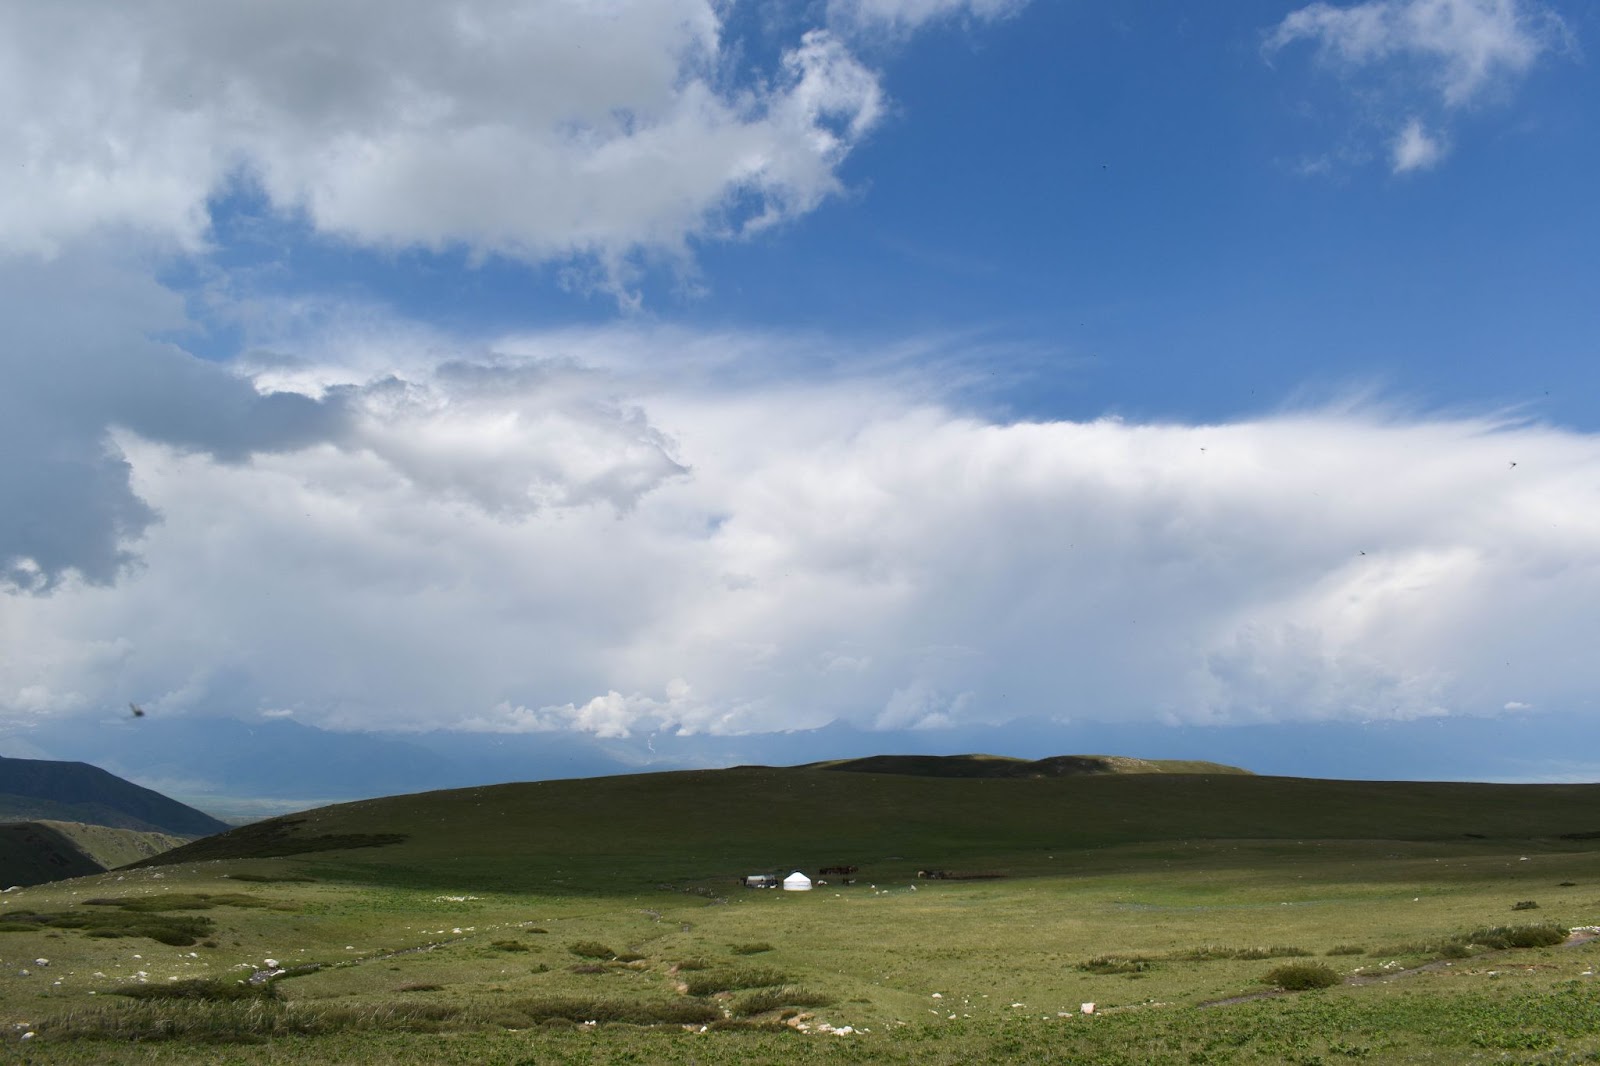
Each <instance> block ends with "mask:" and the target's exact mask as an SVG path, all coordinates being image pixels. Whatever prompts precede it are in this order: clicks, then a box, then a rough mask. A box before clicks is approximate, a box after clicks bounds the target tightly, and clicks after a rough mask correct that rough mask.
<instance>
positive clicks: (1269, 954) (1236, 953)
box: [1169, 944, 1311, 962]
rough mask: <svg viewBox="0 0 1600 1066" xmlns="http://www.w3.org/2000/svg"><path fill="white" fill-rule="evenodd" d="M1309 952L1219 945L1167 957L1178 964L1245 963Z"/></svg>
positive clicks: (1304, 954)
mask: <svg viewBox="0 0 1600 1066" xmlns="http://www.w3.org/2000/svg"><path fill="white" fill-rule="evenodd" d="M1310 954H1311V952H1309V951H1307V950H1306V949H1305V948H1296V947H1288V946H1285V945H1282V944H1276V945H1273V946H1271V947H1248V948H1230V947H1225V946H1223V945H1220V944H1207V945H1205V946H1204V947H1198V948H1190V949H1189V950H1188V951H1181V952H1177V953H1176V954H1173V955H1171V956H1169V957H1170V958H1173V959H1176V960H1178V961H1179V962H1218V961H1222V960H1230V959H1238V960H1243V961H1247V962H1254V961H1259V960H1261V959H1296V958H1304V957H1306V956H1309V955H1310Z"/></svg>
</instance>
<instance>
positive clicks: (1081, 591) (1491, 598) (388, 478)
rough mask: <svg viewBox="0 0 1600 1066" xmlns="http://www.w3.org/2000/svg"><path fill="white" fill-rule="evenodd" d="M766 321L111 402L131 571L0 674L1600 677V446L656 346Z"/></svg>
mask: <svg viewBox="0 0 1600 1066" xmlns="http://www.w3.org/2000/svg"><path fill="white" fill-rule="evenodd" d="M397 335H399V334H398V332H396V333H391V334H390V336H391V338H392V337H393V336H397ZM390 343H391V344H394V342H393V341H392V340H391V342H390ZM790 343H792V342H791V341H788V340H784V341H776V340H770V341H769V340H766V339H764V338H762V337H761V336H759V335H746V336H739V337H731V336H724V337H721V338H712V337H708V336H703V335H694V334H689V333H686V332H684V331H682V330H673V329H667V328H664V327H663V328H660V329H659V330H653V329H652V328H650V327H644V326H632V327H626V328H623V327H618V328H615V329H600V330H595V331H588V332H584V331H565V332H560V333H556V334H551V335H540V334H530V335H524V336H513V337H507V338H504V339H503V341H502V342H501V343H500V344H498V345H496V346H494V347H493V348H491V349H487V350H466V349H463V350H460V351H458V352H456V353H454V354H452V355H451V356H449V357H448V358H439V357H438V356H437V355H436V356H434V358H435V359H436V362H434V363H433V364H431V365H429V364H428V363H427V356H426V352H427V351H430V350H434V349H435V346H436V344H437V337H434V336H431V335H430V336H429V337H428V338H427V340H426V342H421V341H419V342H418V343H417V345H416V346H415V347H414V348H413V349H412V350H410V351H406V350H402V349H401V348H400V347H399V346H398V345H396V346H395V347H394V348H392V349H391V351H392V355H393V359H392V368H391V370H389V371H388V372H386V373H384V374H382V375H379V376H368V375H367V374H366V372H365V371H363V370H360V369H359V368H352V367H348V366H340V365H337V364H334V363H326V364H317V363H312V362H306V361H302V362H299V363H295V362H293V361H288V360H278V361H270V360H269V361H268V362H269V363H270V365H269V366H261V367H257V368H256V369H255V370H254V371H253V373H254V374H255V377H254V378H253V379H252V378H250V377H248V376H247V371H246V370H245V369H244V368H243V367H238V368H235V369H236V370H237V371H238V374H239V377H238V378H237V380H238V381H240V382H242V383H244V384H245V385H248V384H251V383H253V384H254V386H255V387H256V388H257V389H262V390H277V391H267V392H266V393H265V395H266V396H267V397H278V398H279V400H278V402H279V403H280V404H282V405H283V406H284V409H286V410H287V409H289V408H290V406H291V405H301V406H303V411H302V413H301V414H300V415H298V416H297V417H296V418H294V419H289V420H288V424H289V425H291V426H293V427H295V430H296V432H299V433H300V434H301V435H300V436H295V435H294V434H292V433H288V432H287V431H283V430H282V429H281V427H280V428H275V429H274V432H276V433H277V434H278V435H277V436H270V435H269V436H267V437H266V438H264V439H248V440H246V441H245V442H244V443H241V444H239V445H238V446H237V447H236V448H235V449H234V450H231V451H230V450H229V449H226V448H224V447H222V446H220V445H219V444H216V443H215V442H213V443H211V444H209V445H208V446H207V447H194V446H192V444H191V442H190V441H189V440H187V439H184V438H182V437H179V436H177V435H175V434H173V433H172V432H170V431H169V429H168V428H166V427H163V430H162V432H160V433H155V432H149V431H141V429H140V428H139V427H137V426H134V425H131V424H125V428H119V429H118V430H117V431H116V432H115V434H114V438H113V439H114V441H115V445H116V448H117V449H118V453H119V456H120V457H119V458H118V459H117V460H116V461H117V462H120V463H125V464H127V465H126V469H127V471H128V472H129V474H128V476H129V481H128V482H127V484H126V486H123V487H110V488H107V489H106V492H107V495H108V499H109V500H110V501H111V503H104V504H102V505H101V506H102V508H109V507H111V506H112V504H113V503H115V502H117V501H121V503H122V504H123V505H124V506H127V505H129V504H128V501H129V500H131V501H133V503H132V505H134V506H137V507H139V508H144V509H147V512H148V513H147V515H146V517H145V520H144V521H143V523H142V526H141V528H142V535H141V536H138V537H134V538H131V539H128V540H122V541H118V542H117V543H118V544H119V545H120V548H119V550H121V551H124V552H129V553H134V554H136V555H137V559H138V562H137V565H135V566H134V567H132V568H131V569H130V570H128V571H127V572H125V574H124V575H123V577H122V578H121V579H120V581H119V582H118V583H117V584H116V585H115V586H114V587H96V586H94V585H91V584H89V583H88V582H79V581H68V582H66V583H65V584H63V585H62V586H61V587H58V588H57V589H56V590H55V591H54V594H53V595H49V596H34V597H30V598H16V599H13V600H12V601H11V602H10V603H9V604H8V611H7V616H8V618H9V619H10V622H11V628H12V633H11V635H10V637H9V648H10V649H11V654H10V655H8V657H7V660H6V663H5V666H4V672H3V674H0V705H3V706H4V707H5V708H6V710H7V711H8V712H9V713H10V714H12V715H17V714H22V715H41V714H78V713H85V712H89V711H92V710H93V709H94V708H97V707H103V706H117V705H119V700H120V698H121V695H122V694H123V693H129V692H131V693H136V694H137V696H138V698H139V699H140V700H141V701H142V702H144V703H145V704H147V705H148V706H150V707H151V708H152V709H153V711H159V712H161V713H164V714H182V713H188V712H199V711H201V710H203V709H206V708H214V707H217V706H219V705H223V706H227V707H229V708H232V709H234V710H236V711H239V712H247V713H262V712H272V713H280V714H281V713H286V712H287V713H292V714H293V715H294V716H295V717H296V718H297V719H298V720H301V721H305V722H308V723H311V724H317V725H322V726H328V727H333V728H340V729H374V728H376V729H402V730H404V729H419V730H420V729H429V728H453V729H468V730H484V731H505V732H538V731H553V730H576V731H580V732H586V733H590V734H593V735H595V736H597V737H602V738H607V737H627V736H630V735H633V734H643V733H650V732H656V731H663V732H682V733H710V734H736V733H749V732H768V731H781V730H785V729H794V728H814V727H818V726H821V725H824V724H826V723H828V722H831V721H842V722H849V723H853V724H856V725H858V726H862V727H867V728H879V729H907V728H937V727H942V726H955V725H970V724H973V723H981V722H994V723H999V722H1004V721H1006V720H1009V719H1011V718H1015V717H1022V716H1046V717H1049V716H1058V717H1070V718H1076V719H1083V720H1091V721H1092V720H1103V721H1167V722H1183V723H1240V722H1271V721H1285V720H1327V719H1346V720H1349V719H1353V720H1366V719H1412V718H1417V717H1426V716H1431V715H1445V714H1462V713H1465V714H1474V715H1489V714H1498V713H1503V712H1504V709H1505V707H1506V706H1507V705H1508V704H1514V705H1519V706H1525V707H1532V708H1545V709H1548V708H1551V707H1556V706H1560V707H1569V708H1570V707H1574V706H1578V705H1584V701H1585V700H1587V699H1588V696H1587V695H1586V694H1585V693H1586V692H1587V691H1588V690H1589V688H1590V686H1591V685H1592V682H1593V680H1594V678H1593V676H1592V668H1590V667H1587V666H1585V665H1584V663H1585V662H1586V660H1587V650H1586V645H1585V642H1584V638H1583V636H1582V635H1583V634H1586V633H1590V632H1593V631H1594V625H1595V623H1596V622H1597V621H1600V618H1597V617H1596V614H1597V611H1600V609H1597V608H1596V607H1595V606H1594V605H1595V604H1597V603H1600V549H1597V548H1596V547H1595V545H1597V544H1600V488H1597V484H1600V482H1597V479H1596V471H1600V441H1597V440H1595V439H1594V438H1593V437H1592V436H1588V435H1583V434H1577V433H1572V432H1566V431H1562V430H1558V429H1553V428H1549V427H1542V426H1538V425H1531V424H1523V423H1518V422H1516V421H1514V420H1495V419H1474V418H1435V417H1417V416H1410V415H1403V414H1396V415H1385V414H1383V413H1382V412H1374V411H1369V410H1362V409H1360V408H1356V409H1352V410H1336V409H1324V410H1307V411H1294V412H1286V413H1282V414H1279V415H1276V416H1271V417H1262V418H1258V419H1254V420H1249V421H1244V422H1237V423H1232V424H1224V425H1178V424H1173V425H1163V424H1134V423H1127V422H1122V421H1119V420H1115V419H1104V420H1098V421H1092V422H1067V421H1048V422H1011V421H1005V420H995V419H993V418H990V417H984V416H981V415H978V414H975V413H972V412H971V411H967V410H963V409H962V408H961V407H960V406H959V405H955V404H953V403H950V402H939V401H935V400H931V399H930V398H929V394H928V393H927V392H926V391H923V390H917V389H913V388H908V387H907V385H906V383H905V382H904V381H903V380H902V379H899V378H882V377H873V376H870V375H868V376H861V375H854V374H850V373H842V374H841V375H839V376H838V377H837V378H835V379H832V380H828V379H819V378H816V377H807V378H801V379H792V380H781V379H780V380H763V381H757V382H750V383H744V384H730V383H727V382H726V381H725V380H723V379H721V378H719V377H718V375H716V374H715V373H714V372H712V373H707V374H705V375H704V376H700V375H695V374H684V375H681V376H677V377H674V378H672V379H670V380H666V379H663V378H662V377H661V376H660V375H659V374H658V373H657V372H656V371H657V368H658V366H659V365H660V362H661V361H662V360H665V359H672V358H673V357H674V352H675V351H684V352H689V351H690V350H691V349H692V350H693V351H694V352H698V354H699V357H701V358H704V356H705V353H706V352H707V350H708V349H709V348H712V347H715V346H716V345H718V344H721V345H725V346H727V347H728V348H729V349H736V350H737V351H739V352H741V353H744V354H743V355H741V358H751V354H750V353H755V354H756V356H757V357H759V355H760V353H761V350H762V348H763V345H765V344H770V345H772V346H773V347H777V346H779V345H780V344H790ZM818 343H823V342H821V341H819V342H818ZM690 361H691V359H690V356H689V355H688V354H686V355H685V356H684V357H683V361H682V363H679V364H677V365H685V364H687V363H689V362H690ZM774 361H775V360H774ZM714 364H715V360H711V361H708V364H707V365H714ZM393 368H404V369H399V370H397V369H393ZM291 389H293V390H297V391H290V390H291ZM313 416H314V417H313ZM318 419H321V421H320V422H319V421H318ZM237 425H238V426H239V427H242V428H239V429H238V432H239V433H240V434H244V435H245V436H246V437H248V435H249V434H258V435H259V434H260V433H262V432H264V431H260V430H255V429H251V428H249V427H250V422H249V419H248V418H246V419H242V420H240V421H239V422H238V423H237ZM274 425H275V424H274ZM307 427H310V429H308V428H307ZM313 430H315V431H316V432H313ZM79 443H80V444H81V443H82V441H80V442H79ZM246 447H248V449H249V451H248V458H247V459H241V458H240V455H241V454H242V450H243V449H245V448H246ZM107 461H111V460H107ZM113 480H114V479H113ZM153 516H159V518H158V519H154V520H152V519H153ZM87 558H90V559H93V560H99V556H97V555H93V554H91V555H90V556H88V557H87ZM95 565H101V564H100V563H99V562H98V561H97V562H96V563H95ZM85 572H86V573H89V574H91V575H92V574H93V573H94V571H92V570H91V569H87V568H85ZM197 620H203V624H197Z"/></svg>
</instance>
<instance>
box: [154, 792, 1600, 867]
mask: <svg viewBox="0 0 1600 1066" xmlns="http://www.w3.org/2000/svg"><path fill="white" fill-rule="evenodd" d="M1597 830H1600V785H1485V784H1460V783H1418V782H1371V781H1324V780H1308V779H1299V778H1281V777H1260V776H1254V775H1248V774H1237V773H1234V774H1174V773H1165V774H1163V773H1154V774H1151V773H1146V774H1086V775H1075V776H1066V777H1048V778H1040V777H927V776H914V775H911V774H907V773H904V772H898V773H889V774H882V773H867V772H854V773H841V772H838V770H837V769H835V768H828V767H815V766H805V767H792V768H766V767H738V768H734V769H729V770H705V771H687V772H678V773H657V774H639V775H630V776H622V777H606V778H590V779H586V780H571V781H545V782H535V783H526V784H509V785H495V786H489V787H483V788H473V789H458V790H452V791H446V792H431V793H420V794H416V795H410V796H396V797H390V798H386V799H378V800H368V801H363V802H359V803H348V804H341V805H338V806H332V807H325V808H320V809H318V810H314V811H310V812H306V813H304V814H299V815H292V816H288V817H285V818H278V819H273V820H270V821H267V822H261V823H257V824H255V825H251V826H246V827H243V828H240V829H235V830H233V831H231V832H228V833H225V834H222V835H219V836H215V837H210V838H207V839H204V840H200V841H197V842H195V843H193V844H190V845H187V846H185V847H182V848H178V849H176V850H174V851H171V852H168V853H165V854H163V855H160V856H157V857H155V858H154V859H151V860H146V863H145V865H153V864H166V863H180V862H185V861H190V860H206V859H246V858H252V857H259V858H265V857H280V858H283V857H287V858H289V859H290V860H291V861H292V863H293V864H294V865H296V866H299V867H301V868H303V869H305V870H307V871H310V872H314V873H316V875H317V876H319V877H325V878H329V879H333V880H351V881H361V882H366V883H377V884H390V885H396V886H410V887H447V886H469V887H472V888H474V889H483V890H506V891H541V892H556V893H589V892H614V891H618V890H629V889H634V888H646V887H651V886H655V885H658V884H661V883H676V884H689V885H692V884H702V885H705V884H715V883H721V882H724V881H725V880H726V879H729V878H732V877H735V876H737V875H740V874H743V873H749V872H755V871H763V870H772V869H780V868H785V867H788V868H800V869H811V868H816V867H821V866H831V865H839V864H849V865H854V866H859V867H861V869H862V875H863V876H867V877H879V878H891V877H905V876H911V875H914V874H915V872H916V871H917V870H918V869H922V868H944V869H963V870H993V871H998V872H1004V873H1010V874H1015V875H1028V874H1043V873H1054V874H1060V873H1065V872H1070V871H1071V870H1072V869H1074V867H1075V866H1085V865H1087V864H1092V862H1093V852H1094V850H1095V849H1099V848H1106V847H1112V846H1117V845H1128V844H1142V843H1156V842H1169V841H1203V840H1254V841H1286V842H1289V843H1290V844H1293V843H1294V842H1296V841H1301V840H1306V839H1318V840H1396V841H1453V842H1457V843H1466V844H1471V843H1473V842H1475V841H1477V840H1480V839H1483V840H1495V841H1500V842H1505V841H1522V840H1533V839H1543V840H1547V841H1552V842H1554V844H1555V845H1556V846H1558V847H1559V846H1562V844H1563V838H1572V840H1573V846H1575V847H1576V846H1578V842H1577V838H1578V837H1581V836H1583V835H1584V834H1591V833H1594V832H1595V831H1597Z"/></svg>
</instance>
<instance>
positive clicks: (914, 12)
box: [828, 0, 1028, 32]
mask: <svg viewBox="0 0 1600 1066" xmlns="http://www.w3.org/2000/svg"><path fill="white" fill-rule="evenodd" d="M1027 3H1028V0H829V3H828V16H829V19H830V21H832V22H835V23H838V24H842V25H845V26H848V27H852V28H864V27H877V28H886V29H890V30H895V31H902V32H903V31H906V30H911V29H915V28H916V27H918V26H921V25H923V24H924V23H928V22H934V21H938V20H941V19H949V18H957V17H960V16H963V15H965V16H969V17H972V18H980V19H999V18H1005V17H1007V16H1010V15H1014V14H1016V13H1017V12H1018V11H1020V10H1022V8H1023V7H1025V6H1026V5H1027Z"/></svg>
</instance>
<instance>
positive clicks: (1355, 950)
mask: <svg viewBox="0 0 1600 1066" xmlns="http://www.w3.org/2000/svg"><path fill="white" fill-rule="evenodd" d="M1366 953H1367V949H1366V948H1364V947H1362V946H1361V945H1360V944H1338V945H1335V946H1334V947H1331V948H1329V949H1328V950H1327V951H1324V952H1323V954H1324V955H1365V954H1366Z"/></svg>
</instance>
